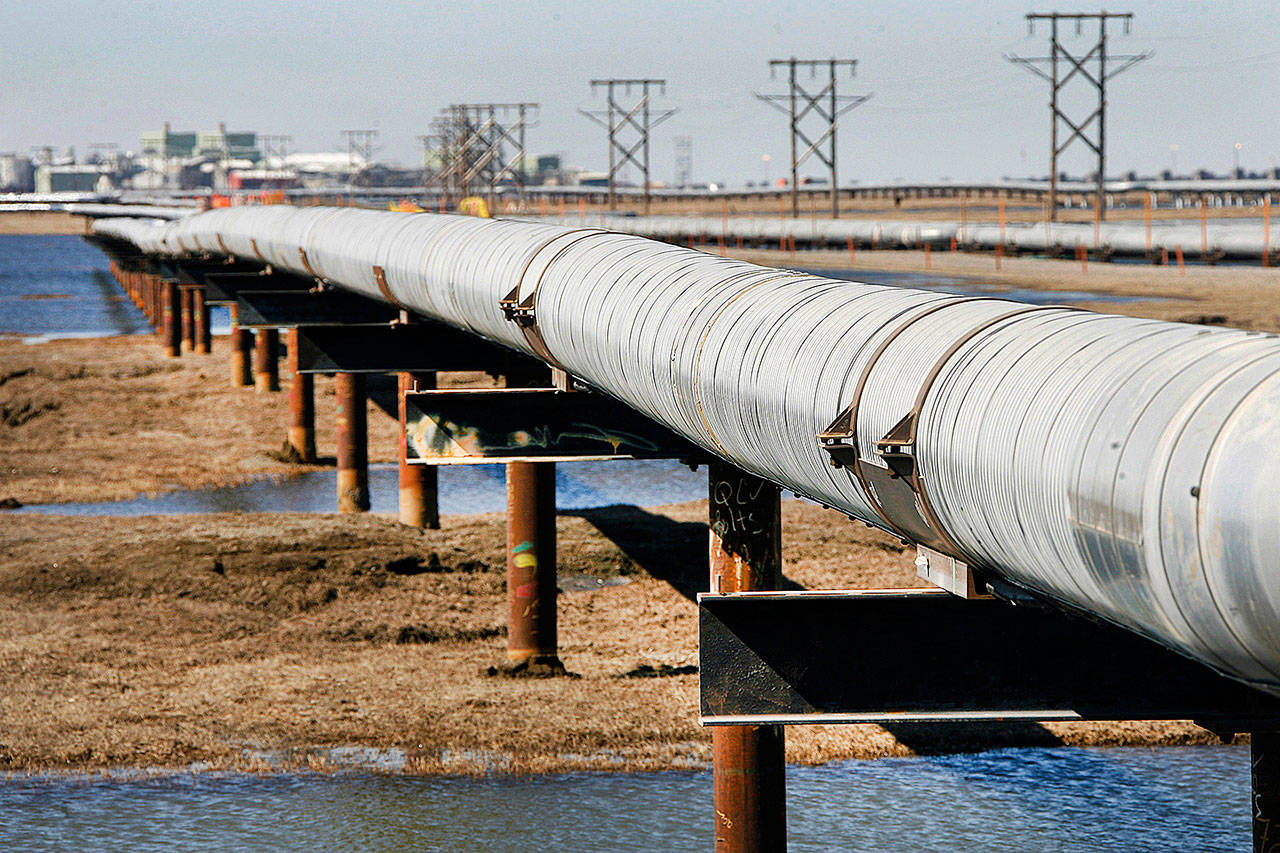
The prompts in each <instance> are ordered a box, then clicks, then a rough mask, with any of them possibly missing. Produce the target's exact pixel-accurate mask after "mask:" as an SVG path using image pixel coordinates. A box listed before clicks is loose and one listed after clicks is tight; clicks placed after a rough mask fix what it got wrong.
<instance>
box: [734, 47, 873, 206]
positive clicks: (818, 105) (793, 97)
mask: <svg viewBox="0 0 1280 853" xmlns="http://www.w3.org/2000/svg"><path fill="white" fill-rule="evenodd" d="M857 65H858V60H856V59H796V58H795V57H794V56H793V57H791V58H790V59H771V60H769V72H770V74H773V73H775V72H776V71H777V69H778V68H779V67H783V68H786V69H787V82H788V83H789V85H790V91H789V92H788V93H787V94H785V95H761V94H759V93H757V94H756V97H757V98H759V99H760V100H762V101H764V102H765V103H766V104H768V105H769V106H771V107H774V108H775V109H777V110H779V111H781V112H783V113H785V114H786V115H787V116H788V117H789V118H790V120H791V215H792V216H793V217H798V216H799V215H800V194H799V186H798V185H799V183H800V166H801V164H803V163H804V161H805V160H807V159H808V158H809V157H810V155H812V156H814V157H817V158H818V160H820V161H821V162H822V163H823V165H825V166H826V167H827V168H828V169H830V170H831V216H832V217H833V218H835V217H839V216H840V189H839V185H838V184H837V182H836V122H837V120H838V119H839V118H840V116H842V115H844V114H845V113H847V112H848V111H849V110H851V109H853V108H854V107H856V106H859V105H860V104H865V103H866V102H867V101H868V100H870V99H871V95H841V94H838V93H837V92H836V78H837V72H838V71H839V70H842V69H846V68H847V69H848V70H849V76H850V77H851V78H852V77H853V74H854V71H855V69H856V68H857ZM798 68H807V69H809V77H810V78H811V79H815V80H825V81H826V82H825V84H824V85H823V86H822V88H821V89H819V90H818V91H817V92H814V93H810V92H809V91H808V90H807V89H805V88H804V86H802V85H801V84H800V82H799V79H798V78H797V76H796V70H797V69H798ZM820 68H822V69H825V70H826V72H827V75H826V77H825V78H820V77H818V69H820ZM802 102H803V103H802ZM783 103H786V104H787V106H785V107H784V106H782V104H783ZM810 114H813V115H814V116H816V117H817V118H819V119H821V120H822V122H823V123H822V124H819V125H818V128H819V129H820V130H821V131H822V132H821V133H819V134H818V135H817V138H816V139H810V138H809V135H808V134H807V133H805V132H804V130H803V129H802V128H801V123H802V122H803V121H804V120H805V118H807V117H808V116H809V115H810ZM823 143H826V144H827V150H826V151H823ZM801 144H803V145H804V146H805V149H804V151H803V152H800V150H799V147H800V145H801Z"/></svg>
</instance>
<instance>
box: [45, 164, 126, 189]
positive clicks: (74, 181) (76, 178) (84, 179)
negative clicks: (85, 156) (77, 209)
mask: <svg viewBox="0 0 1280 853" xmlns="http://www.w3.org/2000/svg"><path fill="white" fill-rule="evenodd" d="M113 189H115V187H114V185H113V184H112V182H111V177H110V176H109V175H108V174H107V173H106V172H104V171H103V169H102V167H101V166H98V165H97V164H88V163H76V164H72V165H69V166H41V167H39V168H38V169H36V177H35V191H36V192H38V193H92V192H100V193H101V192H111V191H112V190H113Z"/></svg>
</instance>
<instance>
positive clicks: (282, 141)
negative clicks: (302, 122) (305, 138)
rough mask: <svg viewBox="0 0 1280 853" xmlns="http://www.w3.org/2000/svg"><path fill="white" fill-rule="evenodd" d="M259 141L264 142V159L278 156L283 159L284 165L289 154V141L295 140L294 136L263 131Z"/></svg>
mask: <svg viewBox="0 0 1280 853" xmlns="http://www.w3.org/2000/svg"><path fill="white" fill-rule="evenodd" d="M258 141H259V142H260V143H262V157H263V159H268V158H271V157H276V158H278V159H279V160H281V161H282V162H281V165H283V161H284V158H285V157H287V156H288V155H289V143H290V142H292V141H293V137H292V136H285V135H283V134H279V133H263V134H260V135H259V136H258Z"/></svg>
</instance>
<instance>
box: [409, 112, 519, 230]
mask: <svg viewBox="0 0 1280 853" xmlns="http://www.w3.org/2000/svg"><path fill="white" fill-rule="evenodd" d="M537 109H538V105H537V104H535V103H529V102H520V103H510V104H454V105H452V106H451V107H449V108H448V110H445V111H444V114H443V115H442V117H441V120H440V121H439V122H438V123H437V124H436V125H435V127H434V129H435V131H436V135H437V136H438V137H440V138H441V140H442V143H443V144H442V145H441V148H442V152H445V156H444V158H443V159H444V165H443V166H442V169H441V171H442V173H443V175H444V178H445V181H446V182H447V184H448V185H449V186H456V187H457V189H458V190H459V191H460V192H462V193H465V194H469V195H474V194H479V193H480V192H482V191H483V192H484V193H485V194H486V196H487V198H488V202H489V208H490V210H492V209H493V208H494V204H495V202H496V200H497V194H498V188H499V186H500V185H501V183H502V182H503V181H505V180H508V179H509V180H510V181H511V182H512V183H513V184H514V185H515V188H516V193H517V195H518V196H519V197H520V198H521V199H523V198H524V178H525V129H526V128H528V127H531V126H533V125H532V124H531V122H530V114H531V113H533V112H535V111H536V110H537Z"/></svg>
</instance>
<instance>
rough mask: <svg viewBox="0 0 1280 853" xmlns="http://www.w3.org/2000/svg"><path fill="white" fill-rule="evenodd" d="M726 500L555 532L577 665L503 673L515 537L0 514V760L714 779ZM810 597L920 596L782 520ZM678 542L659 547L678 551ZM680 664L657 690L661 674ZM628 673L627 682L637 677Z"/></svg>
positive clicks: (873, 542)
mask: <svg viewBox="0 0 1280 853" xmlns="http://www.w3.org/2000/svg"><path fill="white" fill-rule="evenodd" d="M705 518H706V506H705V504H704V503H697V504H686V505H680V506H674V507H667V508H663V509H659V510H640V509H637V508H634V507H611V508H606V509H600V510H591V511H586V512H583V513H581V514H579V515H574V516H562V517H561V518H560V520H559V525H558V534H559V543H560V571H561V587H562V589H563V590H564V593H563V595H562V596H561V599H560V637H561V653H562V656H563V659H564V661H565V664H566V665H567V666H568V668H569V669H570V670H571V671H572V672H573V673H576V674H577V675H578V676H580V677H578V678H557V679H546V680H513V679H505V678H494V677H491V676H489V675H487V674H486V668H487V667H488V666H489V665H490V664H493V663H497V662H498V661H500V660H501V658H502V651H503V644H504V642H505V641H504V638H503V609H504V601H505V599H504V593H503V566H504V562H503V561H504V557H503V543H504V539H503V521H502V518H501V516H498V515H479V516H454V517H448V518H446V519H445V524H444V528H443V529H442V530H439V531H416V530H412V529H409V528H406V527H403V526H401V525H399V524H397V523H395V522H394V521H392V520H391V519H388V518H383V517H373V516H363V517H342V516H336V515H298V514H290V515H265V514H264V515H209V516H184V517H181V518H178V517H170V518H162V517H143V518H120V519H114V518H113V519H105V518H64V517H52V516H9V517H7V518H5V517H0V638H2V639H0V769H4V770H10V771H28V770H43V769H55V768H80V769H83V768H98V767H112V766H184V765H187V764H189V763H191V762H207V763H208V765H210V766H212V767H242V768H245V767H258V766H261V765H262V764H263V760H262V758H261V757H260V754H261V753H262V752H271V753H273V754H275V755H285V756H288V755H292V756H294V757H295V759H296V761H297V762H298V763H301V764H306V765H307V766H316V759H315V758H314V753H315V752H316V751H317V750H324V749H327V748H331V747H338V746H352V745H354V746H363V747H374V748H397V749H402V750H404V751H405V753H406V754H407V756H408V761H407V764H406V769H407V770H409V771H412V772H443V771H447V772H460V771H462V772H466V771H474V772H485V771H491V770H494V769H498V770H503V771H507V772H526V771H531V772H541V771H564V770H573V769H645V768H647V769H661V768H672V767H688V766H696V765H701V764H702V763H704V762H706V761H708V760H709V758H710V743H709V736H708V734H707V732H706V730H704V729H701V728H699V726H698V725H697V722H696V709H697V683H698V678H697V675H696V673H693V672H690V668H691V667H692V666H693V665H696V663H697V647H696V642H697V631H696V608H695V605H694V602H693V600H692V596H693V595H694V593H695V592H696V591H697V590H698V589H701V588H702V586H703V585H704V583H705V574H706V568H705V562H706V556H705V552H706V528H705ZM784 524H785V536H786V539H785V542H784V554H785V555H786V565H785V568H784V571H785V573H786V575H787V576H788V578H789V579H791V580H793V581H795V582H796V583H799V584H802V585H804V586H807V587H906V586H915V585H917V584H916V580H915V578H914V567H913V565H912V554H910V553H908V552H906V551H905V550H904V549H903V547H902V546H901V545H900V544H899V543H898V542H897V541H896V540H893V539H890V538H888V537H886V536H884V535H883V534H880V533H879V532H877V531H872V530H868V529H866V528H864V527H862V526H861V525H855V524H853V523H851V522H849V521H847V520H846V519H844V518H843V517H841V516H839V515H836V514H834V513H831V512H828V511H826V510H822V509H821V508H818V507H815V506H812V505H807V504H800V503H797V502H787V503H786V504H785V505H784ZM658 543H661V544H658ZM663 672H666V673H672V672H674V673H676V674H673V675H666V676H662V675H658V677H634V676H637V675H639V676H645V675H649V676H653V675H655V674H660V673H663ZM628 674H631V675H632V677H628ZM1210 740H1211V738H1210V737H1209V736H1208V735H1207V734H1206V733H1204V732H1202V731H1200V730H1198V729H1195V728H1194V727H1193V726H1192V725H1191V724H1190V723H1179V724H1158V725H1157V724H1128V725H1107V724H1103V725H1097V724H1052V725H1045V726H1039V725H1028V724H1019V725H1015V726H990V725H988V726H937V725H911V726H895V727H893V728H892V730H890V729H885V728H881V727H879V726H870V725H862V726H830V727H827V726H821V727H817V726H815V727H809V726H798V727H792V728H790V729H788V756H789V758H790V759H791V760H793V761H802V762H823V761H829V760H834V759H838V758H846V757H860V758H871V757H878V756H887V755H908V754H912V753H919V752H931V751H954V750H956V749H964V748H970V747H978V746H989V745H993V744H1009V743H1029V744H1037V745H1044V744H1052V743H1072V744H1152V743H1189V742H1209V741H1210Z"/></svg>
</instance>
